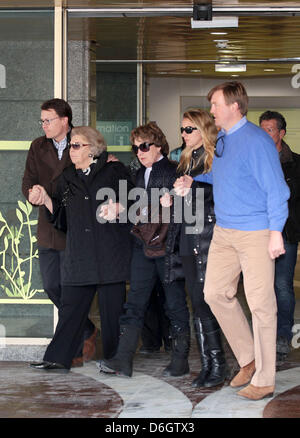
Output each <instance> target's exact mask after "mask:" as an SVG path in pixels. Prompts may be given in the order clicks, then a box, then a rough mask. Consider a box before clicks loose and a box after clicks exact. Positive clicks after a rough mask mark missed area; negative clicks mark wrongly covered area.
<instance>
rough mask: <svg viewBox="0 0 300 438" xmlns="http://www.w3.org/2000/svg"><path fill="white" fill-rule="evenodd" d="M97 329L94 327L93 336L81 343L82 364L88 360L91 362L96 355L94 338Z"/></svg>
mask: <svg viewBox="0 0 300 438" xmlns="http://www.w3.org/2000/svg"><path fill="white" fill-rule="evenodd" d="M97 331H98V329H97V327H95V330H94V332H93V334H92V335H91V336H90V337H89V338H88V339H86V340H85V341H84V343H83V351H82V355H83V360H84V362H89V361H90V360H93V359H94V357H95V354H96V336H97Z"/></svg>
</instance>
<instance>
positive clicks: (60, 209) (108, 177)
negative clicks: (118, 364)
mask: <svg viewBox="0 0 300 438" xmlns="http://www.w3.org/2000/svg"><path fill="white" fill-rule="evenodd" d="M69 146H70V158H71V161H72V163H73V165H71V166H70V167H68V168H66V169H65V170H64V172H63V173H62V175H61V176H60V179H59V181H58V186H57V191H56V194H55V196H54V198H53V199H51V198H50V197H49V196H48V194H47V193H46V192H45V189H44V188H43V187H41V186H35V187H33V190H37V191H40V198H39V201H38V203H39V204H40V205H43V204H44V205H45V207H46V208H47V209H48V210H49V212H50V213H52V214H51V215H50V213H49V216H50V220H51V221H52V222H53V223H54V224H56V226H58V227H62V226H63V224H62V222H65V223H66V224H65V225H66V228H67V229H66V250H65V257H64V264H63V269H62V285H63V288H62V303H63V304H62V308H61V310H60V312H59V320H58V324H57V327H56V330H55V334H54V337H53V339H52V341H51V343H50V344H49V346H48V348H47V350H46V352H45V355H44V358H43V361H42V362H38V363H32V364H31V367H32V368H35V369H43V370H47V371H52V370H54V371H57V370H62V371H66V370H68V369H69V368H70V366H71V362H72V358H73V357H74V354H75V353H76V351H77V348H78V343H77V339H81V334H82V332H83V330H84V324H85V321H86V319H87V316H88V313H89V309H90V306H91V303H92V300H93V298H94V295H95V292H96V290H97V289H98V299H99V311H100V319H101V335H102V347H103V355H104V357H105V358H107V359H109V358H111V357H112V356H114V354H115V352H116V350H117V345H118V337H119V330H120V329H119V317H120V315H121V314H122V312H123V305H124V302H125V297H126V280H128V279H129V266H130V258H131V236H130V232H129V227H128V224H127V223H120V222H121V221H115V222H114V223H110V222H107V221H102V222H101V221H99V211H100V208H101V206H100V204H101V203H103V200H104V199H103V194H101V192H98V191H99V189H103V191H104V193H106V192H107V191H108V190H109V189H110V190H111V191H110V193H108V195H107V196H109V195H111V193H114V194H115V196H116V202H115V203H114V204H113V205H112V207H113V208H114V211H115V215H116V216H118V213H119V211H118V210H119V209H121V208H123V207H121V204H119V203H118V196H119V190H120V184H123V185H125V189H126V190H128V191H129V190H130V189H131V188H132V187H133V185H132V183H131V180H130V176H129V175H128V173H127V171H126V168H125V166H124V165H123V164H122V163H120V162H113V161H110V162H108V160H107V158H108V154H107V152H106V143H105V140H104V138H103V136H102V135H101V134H100V132H98V131H97V130H95V129H93V128H90V127H76V128H73V129H72V132H71V142H70V145H69ZM97 193H98V194H97ZM99 193H100V195H99ZM64 216H65V218H64ZM63 219H64V220H63Z"/></svg>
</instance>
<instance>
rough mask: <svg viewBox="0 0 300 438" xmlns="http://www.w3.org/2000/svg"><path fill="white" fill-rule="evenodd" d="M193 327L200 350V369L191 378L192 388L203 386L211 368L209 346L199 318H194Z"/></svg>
mask: <svg viewBox="0 0 300 438" xmlns="http://www.w3.org/2000/svg"><path fill="white" fill-rule="evenodd" d="M194 329H195V335H196V340H197V346H198V349H199V352H200V360H201V371H200V374H199V375H198V376H197V377H196V379H194V380H193V382H192V386H193V387H194V388H201V387H204V384H205V382H206V380H207V378H208V377H209V374H210V370H211V358H210V355H209V346H208V340H207V336H205V333H204V331H203V326H202V323H201V319H200V318H194Z"/></svg>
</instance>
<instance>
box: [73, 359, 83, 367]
mask: <svg viewBox="0 0 300 438" xmlns="http://www.w3.org/2000/svg"><path fill="white" fill-rule="evenodd" d="M78 367H83V357H74V359H73V360H72V364H71V368H78Z"/></svg>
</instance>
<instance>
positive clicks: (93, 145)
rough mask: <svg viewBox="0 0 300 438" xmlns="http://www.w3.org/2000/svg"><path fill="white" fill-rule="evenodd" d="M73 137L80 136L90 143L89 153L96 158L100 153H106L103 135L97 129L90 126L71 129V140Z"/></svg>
mask: <svg viewBox="0 0 300 438" xmlns="http://www.w3.org/2000/svg"><path fill="white" fill-rule="evenodd" d="M74 135H82V136H83V137H84V138H86V140H87V142H88V143H90V150H91V153H92V154H93V155H94V156H95V157H98V156H99V155H100V154H102V152H104V151H106V149H107V145H106V141H105V139H104V137H103V135H102V134H101V133H100V132H99V131H97V129H94V128H91V127H90V126H76V127H75V128H72V131H71V138H72V137H73V136H74Z"/></svg>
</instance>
